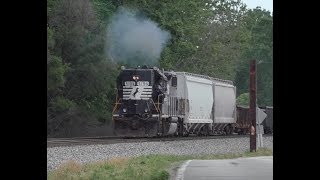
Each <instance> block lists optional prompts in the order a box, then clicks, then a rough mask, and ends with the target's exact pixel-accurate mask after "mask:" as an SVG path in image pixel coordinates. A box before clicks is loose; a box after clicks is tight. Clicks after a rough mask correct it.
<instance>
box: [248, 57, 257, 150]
mask: <svg viewBox="0 0 320 180" xmlns="http://www.w3.org/2000/svg"><path fill="white" fill-rule="evenodd" d="M249 93H250V110H249V117H250V121H251V128H250V152H253V151H257V147H256V146H257V142H256V141H257V133H256V100H257V99H256V93H257V86H256V60H251V62H250V91H249Z"/></svg>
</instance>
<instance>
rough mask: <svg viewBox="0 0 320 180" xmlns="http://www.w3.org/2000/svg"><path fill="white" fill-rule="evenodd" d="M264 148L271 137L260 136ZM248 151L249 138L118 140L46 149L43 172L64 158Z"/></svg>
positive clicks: (86, 160)
mask: <svg viewBox="0 0 320 180" xmlns="http://www.w3.org/2000/svg"><path fill="white" fill-rule="evenodd" d="M263 145H264V147H267V148H270V149H272V148H273V137H272V136H269V137H264V138H263ZM248 150H249V138H246V137H244V138H226V139H202V140H201V139H199V140H183V141H163V142H140V143H119V144H100V145H81V146H69V147H68V146H64V147H50V148H47V171H51V170H53V169H56V168H57V167H59V166H60V165H61V164H63V163H65V162H67V161H76V162H79V163H90V162H96V161H102V160H108V159H111V158H114V157H133V156H140V155H148V154H173V155H194V154H197V155H198V154H227V153H239V152H245V151H248Z"/></svg>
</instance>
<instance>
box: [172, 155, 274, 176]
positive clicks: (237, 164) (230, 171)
mask: <svg viewBox="0 0 320 180" xmlns="http://www.w3.org/2000/svg"><path fill="white" fill-rule="evenodd" d="M194 179H197V180H209V179H210V180H214V179H219V180H240V179H241V180H254V179H259V180H272V179H273V156H260V157H249V158H238V159H224V160H189V161H187V162H185V163H184V164H183V165H182V166H181V167H180V169H179V170H178V172H177V176H176V180H194Z"/></svg>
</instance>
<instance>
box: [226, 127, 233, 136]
mask: <svg viewBox="0 0 320 180" xmlns="http://www.w3.org/2000/svg"><path fill="white" fill-rule="evenodd" d="M224 131H225V133H226V135H230V134H232V128H231V126H230V125H227V126H226V127H225V128H224Z"/></svg>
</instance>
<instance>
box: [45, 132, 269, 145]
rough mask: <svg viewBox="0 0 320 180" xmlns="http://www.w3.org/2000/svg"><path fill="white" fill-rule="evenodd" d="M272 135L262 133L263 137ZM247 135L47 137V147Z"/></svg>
mask: <svg viewBox="0 0 320 180" xmlns="http://www.w3.org/2000/svg"><path fill="white" fill-rule="evenodd" d="M269 136H273V135H272V134H264V135H263V137H269ZM243 137H248V138H249V137H250V136H249V135H228V136H225V135H220V136H188V137H152V138H138V137H135V138H128V137H117V136H97V137H75V138H48V139H47V147H56V146H75V145H91V144H117V143H136V142H152V141H153V142H157V141H181V140H201V139H223V138H243Z"/></svg>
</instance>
